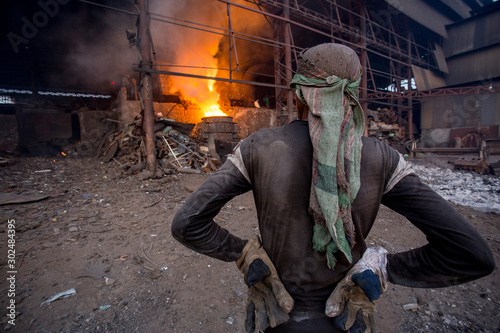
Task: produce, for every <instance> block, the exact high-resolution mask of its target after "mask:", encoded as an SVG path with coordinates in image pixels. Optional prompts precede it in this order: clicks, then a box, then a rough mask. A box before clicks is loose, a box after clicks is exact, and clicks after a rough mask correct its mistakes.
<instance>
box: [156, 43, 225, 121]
mask: <svg viewBox="0 0 500 333" xmlns="http://www.w3.org/2000/svg"><path fill="white" fill-rule="evenodd" d="M203 37H206V36H205V35H203V36H196V37H194V38H190V39H189V41H188V43H189V44H190V46H191V47H189V48H188V47H186V50H185V51H184V52H182V56H180V57H179V58H181V59H182V63H187V64H194V65H195V66H196V67H192V68H183V69H182V72H185V73H188V74H194V75H203V76H207V77H215V76H216V75H217V65H218V63H217V60H216V59H215V58H214V54H216V53H217V51H218V45H219V37H216V38H203ZM178 51H179V53H181V52H180V50H178ZM164 80H165V78H162V85H163V84H164V83H165V81H164ZM169 82H170V85H169V84H167V83H165V86H168V88H169V91H170V93H175V92H180V93H181V94H182V97H183V98H184V99H185V100H187V101H189V102H191V103H192V104H194V105H196V106H198V107H199V108H200V109H201V112H199V114H196V115H195V118H198V120H201V118H203V117H210V116H227V115H226V114H225V113H224V112H223V111H222V109H221V108H220V105H219V94H218V93H217V91H216V90H215V80H206V79H195V78H190V77H183V76H170V77H169Z"/></svg>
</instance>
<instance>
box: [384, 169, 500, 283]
mask: <svg viewBox="0 0 500 333" xmlns="http://www.w3.org/2000/svg"><path fill="white" fill-rule="evenodd" d="M382 203H383V204H384V205H385V206H387V207H389V208H391V209H393V210H394V211H396V212H398V213H400V214H402V215H403V216H405V217H406V218H407V219H408V220H409V221H410V222H412V223H413V224H414V225H415V226H416V227H417V228H419V229H420V230H421V231H422V232H423V233H424V234H425V235H426V236H427V240H428V242H429V243H428V244H427V245H425V246H422V247H420V248H417V249H413V250H410V251H407V252H401V253H396V254H389V255H388V257H387V258H388V263H387V270H388V274H389V280H390V281H391V282H392V283H395V284H401V285H405V286H410V287H445V286H450V285H456V284H460V283H464V282H468V281H471V280H474V279H477V278H480V277H482V276H485V275H488V274H490V273H491V272H492V271H493V269H494V268H495V263H494V260H493V255H492V253H491V250H490V248H489V247H488V245H487V244H486V241H485V240H484V239H483V237H481V235H480V234H479V233H478V232H477V231H476V230H475V229H474V227H473V226H472V225H471V224H470V223H469V222H468V221H466V220H465V219H464V218H463V217H462V216H461V215H460V214H459V213H458V212H457V211H456V210H455V209H454V208H453V207H452V206H451V205H450V204H449V203H448V202H447V201H446V200H444V199H443V198H442V197H441V196H439V195H438V194H437V193H436V192H434V191H433V190H432V189H430V188H429V187H428V186H427V185H425V184H423V183H422V182H421V181H420V179H419V178H418V177H417V176H416V175H415V174H410V175H408V176H405V177H404V178H402V179H401V180H399V182H398V183H397V184H396V185H395V186H394V187H393V188H392V189H391V190H390V191H389V192H388V193H386V194H385V195H384V196H383V198H382Z"/></svg>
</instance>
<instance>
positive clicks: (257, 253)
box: [236, 235, 293, 332]
mask: <svg viewBox="0 0 500 333" xmlns="http://www.w3.org/2000/svg"><path fill="white" fill-rule="evenodd" d="M236 265H237V266H238V269H239V270H240V271H241V272H242V273H243V275H244V278H245V283H246V284H247V285H248V287H249V289H248V301H247V318H246V320H245V329H246V331H247V332H254V331H255V329H258V330H265V329H266V328H267V327H268V326H271V327H276V326H278V325H281V324H283V323H284V322H286V321H287V320H288V319H289V318H290V317H289V316H288V313H290V311H292V308H293V298H292V297H291V296H290V294H289V293H288V292H287V291H286V289H285V286H284V285H283V283H281V281H280V279H279V276H278V272H277V271H276V268H275V267H274V265H273V263H272V261H271V259H270V258H269V256H268V255H267V253H266V251H265V250H264V248H263V247H262V244H261V242H260V238H259V236H257V235H255V236H254V237H253V238H252V239H251V240H249V241H248V243H247V244H246V245H245V247H244V248H243V252H242V255H241V257H240V258H239V259H237V260H236Z"/></svg>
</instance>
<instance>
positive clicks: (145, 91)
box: [138, 0, 156, 173]
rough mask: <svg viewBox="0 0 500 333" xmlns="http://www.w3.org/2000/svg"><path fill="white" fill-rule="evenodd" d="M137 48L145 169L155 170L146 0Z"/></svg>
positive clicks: (141, 5) (141, 2) (141, 1)
mask: <svg viewBox="0 0 500 333" xmlns="http://www.w3.org/2000/svg"><path fill="white" fill-rule="evenodd" d="M139 11H140V14H139V33H138V36H139V43H140V44H139V49H140V53H141V58H142V61H141V66H142V68H144V69H145V70H146V71H145V72H144V76H143V79H142V101H143V103H144V114H143V117H142V129H143V131H144V134H145V138H146V140H145V141H146V142H145V146H146V170H147V171H149V172H153V173H154V172H155V169H156V149H155V142H154V129H153V124H154V114H153V83H152V79H151V73H150V72H149V71H150V70H151V69H152V62H151V39H150V35H149V33H148V30H149V20H148V0H139Z"/></svg>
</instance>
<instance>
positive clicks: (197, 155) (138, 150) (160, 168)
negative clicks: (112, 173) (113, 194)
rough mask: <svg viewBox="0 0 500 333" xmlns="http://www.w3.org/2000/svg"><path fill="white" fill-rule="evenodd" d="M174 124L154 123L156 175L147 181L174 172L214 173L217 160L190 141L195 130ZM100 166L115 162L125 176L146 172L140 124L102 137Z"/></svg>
mask: <svg viewBox="0 0 500 333" xmlns="http://www.w3.org/2000/svg"><path fill="white" fill-rule="evenodd" d="M186 125H189V124H182V123H176V122H174V121H167V120H165V121H157V122H155V147H156V159H157V172H156V175H152V176H151V177H148V178H155V177H156V178H160V177H162V176H163V175H164V174H171V173H173V172H175V171H177V172H184V173H202V172H213V171H216V170H217V168H218V166H219V159H218V158H215V157H213V156H211V154H210V152H209V149H208V147H205V146H204V145H202V144H200V143H199V142H196V141H193V140H192V138H191V137H190V136H189V133H190V131H191V130H192V128H193V127H194V125H193V126H192V127H186ZM97 157H99V158H100V159H101V160H102V161H103V162H110V161H115V162H116V163H118V164H119V165H120V167H121V168H122V169H123V173H124V174H125V175H132V174H135V173H138V172H141V171H142V170H144V169H145V168H146V148H145V144H144V140H143V137H142V127H141V122H140V121H135V122H132V123H130V124H127V125H126V126H124V127H123V128H121V129H119V130H116V131H113V132H112V133H109V134H108V135H106V136H105V138H104V140H103V142H102V144H101V145H100V147H99V149H98V153H97Z"/></svg>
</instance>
